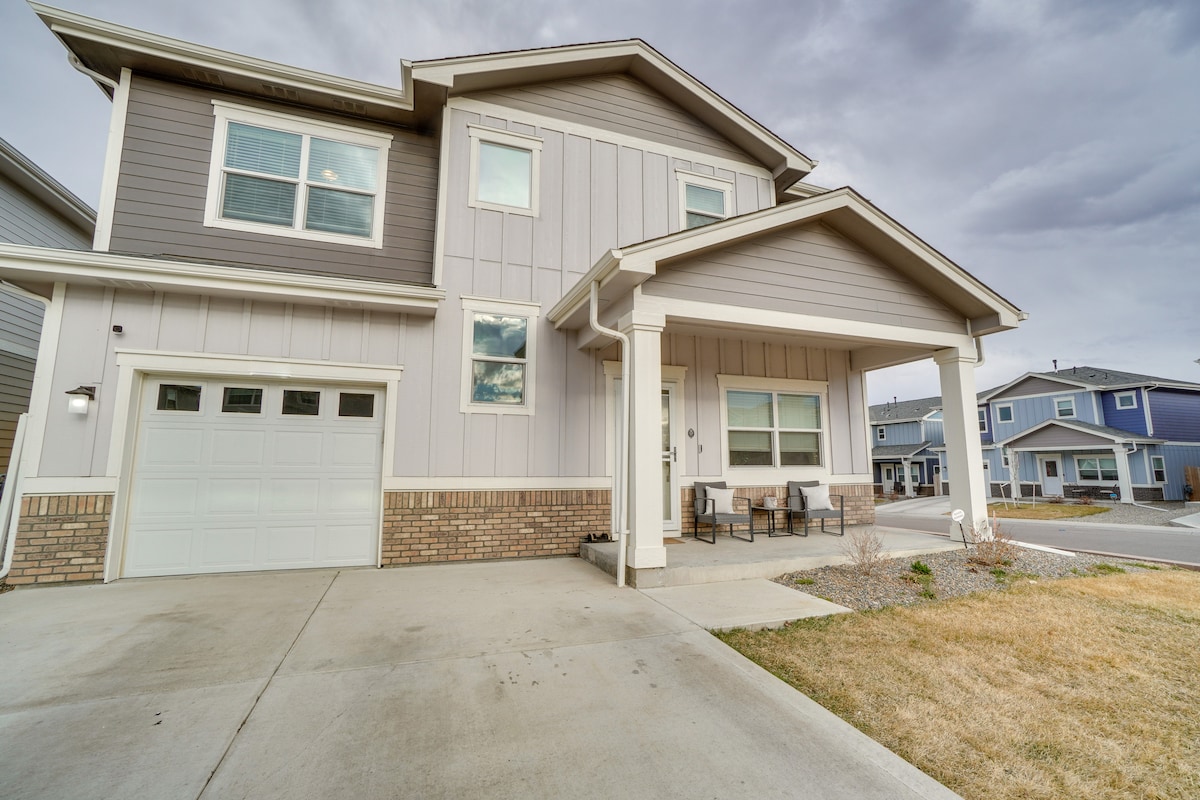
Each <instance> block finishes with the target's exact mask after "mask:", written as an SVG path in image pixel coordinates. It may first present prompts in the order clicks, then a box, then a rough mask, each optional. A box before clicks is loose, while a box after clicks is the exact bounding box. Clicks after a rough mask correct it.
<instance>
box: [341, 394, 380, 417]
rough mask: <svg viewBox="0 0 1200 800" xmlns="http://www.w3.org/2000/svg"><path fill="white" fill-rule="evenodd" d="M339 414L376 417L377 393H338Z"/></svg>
mask: <svg viewBox="0 0 1200 800" xmlns="http://www.w3.org/2000/svg"><path fill="white" fill-rule="evenodd" d="M338 416H339V417H366V418H368V419H370V418H371V417H374V416H375V395H373V394H357V393H353V392H341V393H340V394H338Z"/></svg>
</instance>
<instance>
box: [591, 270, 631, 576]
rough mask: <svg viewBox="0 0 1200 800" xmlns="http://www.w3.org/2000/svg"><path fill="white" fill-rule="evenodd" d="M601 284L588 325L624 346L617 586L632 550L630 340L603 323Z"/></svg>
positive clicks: (596, 284)
mask: <svg viewBox="0 0 1200 800" xmlns="http://www.w3.org/2000/svg"><path fill="white" fill-rule="evenodd" d="M599 289H600V281H598V280H595V281H592V285H591V289H590V297H589V302H588V325H590V326H591V328H592V330H594V331H595V332H596V333H598V334H600V335H601V336H607V337H609V338H610V339H616V340H617V341H618V342H620V343H621V436H620V438H619V439H617V442H616V446H617V452H616V453H614V454H613V455H614V458H613V488H612V505H613V509H614V516H613V533H615V534H616V536H617V586H624V585H625V558H626V554H627V551H628V548H629V508H628V499H627V498H628V495H629V492H628V491H627V490H628V488H629V477H628V476H629V337H628V336H626V335H625V334H623V333H621V332H620V331H617V330H613V329H612V328H605V327H603V326H602V325H601V324H600V316H599V314H600V295H599Z"/></svg>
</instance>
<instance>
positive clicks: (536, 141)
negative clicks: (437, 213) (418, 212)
mask: <svg viewBox="0 0 1200 800" xmlns="http://www.w3.org/2000/svg"><path fill="white" fill-rule="evenodd" d="M467 133H468V134H469V135H470V137H471V177H470V187H469V189H468V192H467V205H469V206H470V207H471V208H484V209H487V210H489V211H502V212H504V213H507V214H523V215H524V216H527V217H536V216H538V210H539V207H540V195H541V191H540V189H541V174H542V140H541V139H540V138H538V137H537V136H528V135H526V134H524V133H513V132H511V131H502V130H499V129H497V128H488V127H486V126H483V125H473V124H469V125H467ZM480 142H487V143H488V144H496V145H500V146H502V147H512V148H515V149H517V150H528V151H529V152H530V153H531V154H532V158H530V168H529V171H530V173H531V174H530V176H529V182H530V183H529V205H530V207H529V208H523V207H522V206H506V205H502V204H500V203H489V202H487V201H484V200H479V199H478V195H479V143H480Z"/></svg>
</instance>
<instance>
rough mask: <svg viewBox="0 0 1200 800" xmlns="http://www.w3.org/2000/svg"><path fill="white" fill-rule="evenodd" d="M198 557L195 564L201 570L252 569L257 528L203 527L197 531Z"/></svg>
mask: <svg viewBox="0 0 1200 800" xmlns="http://www.w3.org/2000/svg"><path fill="white" fill-rule="evenodd" d="M196 538H197V541H198V544H199V548H198V549H199V558H198V559H197V563H196V566H197V567H198V568H199V569H200V570H203V571H210V572H212V571H218V570H220V571H227V570H233V569H239V568H240V569H252V568H253V567H254V561H255V547H256V543H257V541H258V528H257V527H249V528H227V527H224V526H221V527H211V526H210V527H204V528H201V529H200V530H199V531H197V536H196Z"/></svg>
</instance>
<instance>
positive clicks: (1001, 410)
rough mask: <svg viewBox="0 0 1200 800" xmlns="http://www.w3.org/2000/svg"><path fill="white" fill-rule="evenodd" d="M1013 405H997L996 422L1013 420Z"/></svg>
mask: <svg viewBox="0 0 1200 800" xmlns="http://www.w3.org/2000/svg"><path fill="white" fill-rule="evenodd" d="M1012 421H1013V407H1012V406H1011V405H1003V406H996V422H1012Z"/></svg>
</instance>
